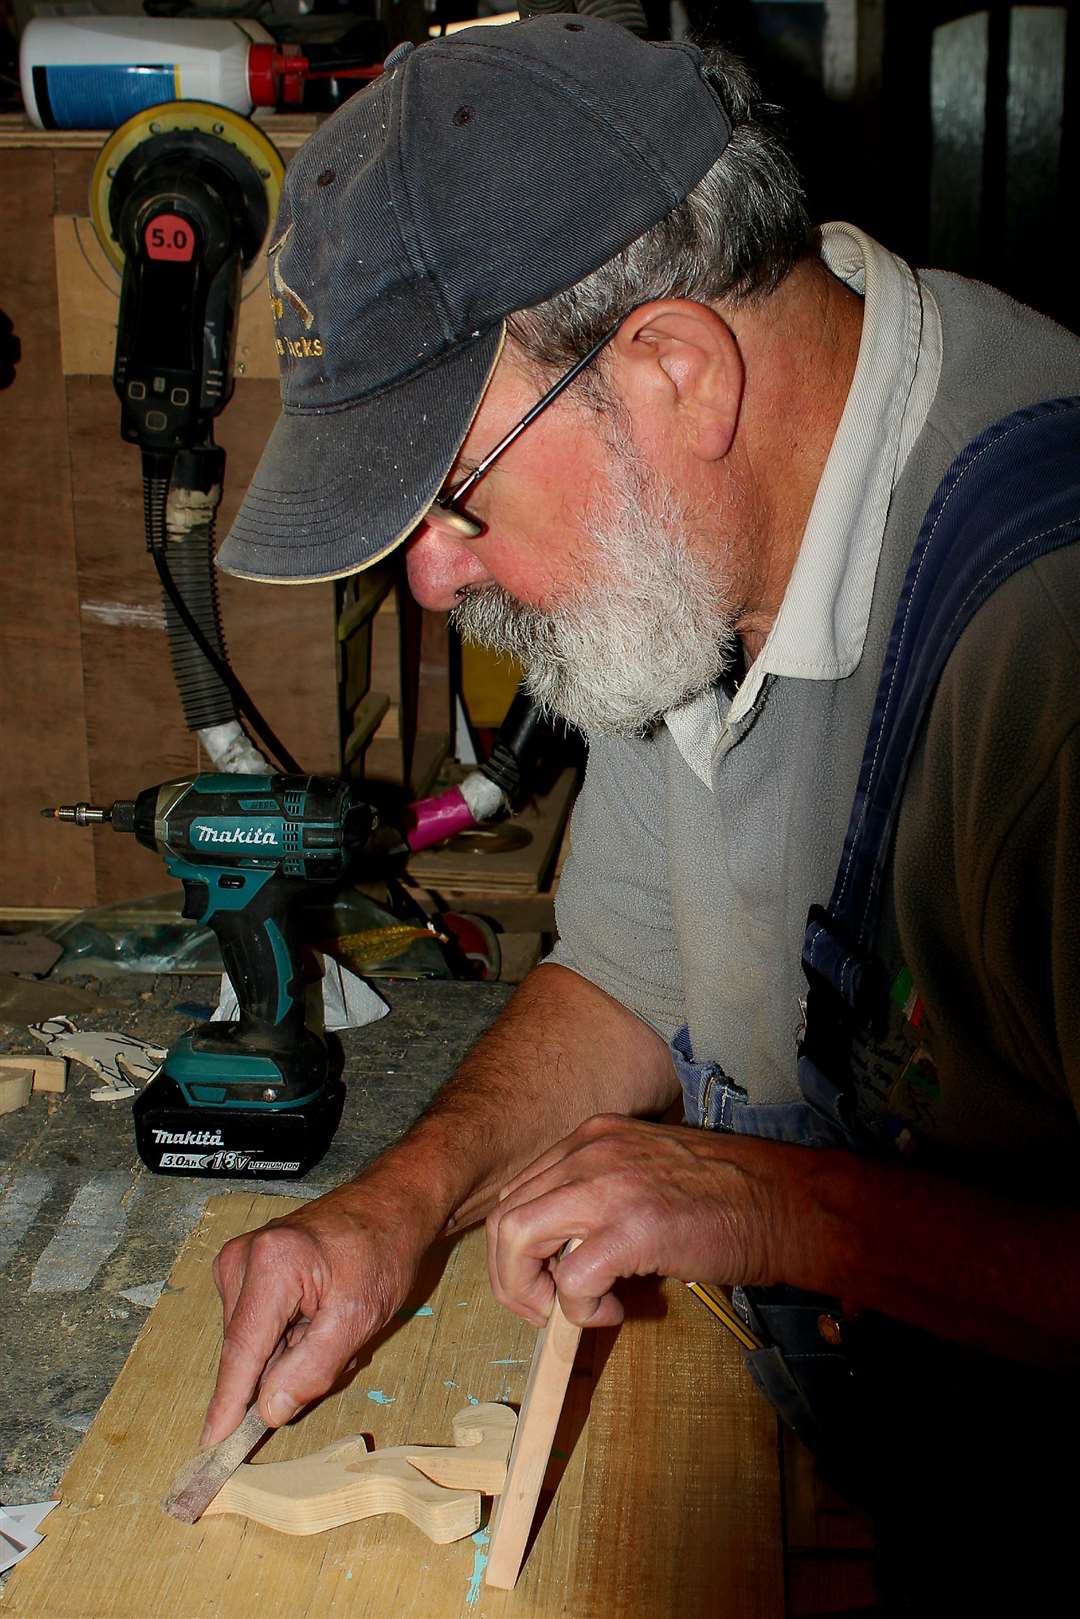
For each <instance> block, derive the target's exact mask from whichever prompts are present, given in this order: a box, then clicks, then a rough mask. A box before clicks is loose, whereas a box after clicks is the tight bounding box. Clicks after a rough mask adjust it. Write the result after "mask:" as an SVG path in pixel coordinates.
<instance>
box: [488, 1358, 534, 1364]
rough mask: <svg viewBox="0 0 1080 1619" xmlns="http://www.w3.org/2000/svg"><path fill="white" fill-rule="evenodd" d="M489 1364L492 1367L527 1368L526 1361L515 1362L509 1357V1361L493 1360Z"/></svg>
mask: <svg viewBox="0 0 1080 1619" xmlns="http://www.w3.org/2000/svg"><path fill="white" fill-rule="evenodd" d="M489 1364H490V1365H492V1366H527V1365H528V1360H527V1359H526V1360H515V1359H514V1357H513V1356H511V1357H510V1359H509V1360H493V1361H491V1362H489Z"/></svg>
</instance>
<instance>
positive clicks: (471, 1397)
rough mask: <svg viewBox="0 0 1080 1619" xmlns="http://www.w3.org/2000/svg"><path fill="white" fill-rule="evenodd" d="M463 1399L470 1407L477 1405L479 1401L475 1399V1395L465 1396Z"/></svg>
mask: <svg viewBox="0 0 1080 1619" xmlns="http://www.w3.org/2000/svg"><path fill="white" fill-rule="evenodd" d="M465 1398H466V1399H467V1400H468V1402H469V1404H470V1405H479V1404H480V1401H479V1400H478V1399H477V1398H476V1395H475V1394H466V1396H465Z"/></svg>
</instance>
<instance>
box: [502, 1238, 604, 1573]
mask: <svg viewBox="0 0 1080 1619" xmlns="http://www.w3.org/2000/svg"><path fill="white" fill-rule="evenodd" d="M577 1246H578V1244H577V1242H576V1241H574V1242H571V1243H568V1244H567V1245H566V1247H565V1248H564V1249H563V1254H567V1253H569V1252H571V1250H572V1249H573V1248H576V1247H577ZM580 1339H581V1328H580V1327H575V1326H574V1325H573V1324H572V1323H571V1322H569V1321H568V1320H567V1319H566V1317H565V1316H564V1315H563V1313H562V1309H561V1307H560V1305H559V1296H558V1294H557V1293H556V1295H555V1302H554V1304H553V1305H552V1307H551V1314H550V1316H549V1317H548V1321H547V1325H546V1326H545V1327H543V1328H542V1329H541V1331H540V1332H539V1334H538V1335H537V1340H536V1348H535V1350H534V1351H533V1358H532V1365H531V1366H530V1368H529V1381H528V1384H527V1385H526V1388H525V1398H524V1399H523V1400H522V1402H521V1411H520V1414H519V1416H518V1421H517V1431H516V1432H515V1434H514V1444H513V1448H512V1450H511V1452H510V1461H509V1464H508V1466H507V1469H506V1483H505V1485H504V1486H503V1491H502V1494H501V1495H500V1496H499V1504H498V1506H497V1508H496V1510H495V1519H494V1522H493V1524H492V1527H491V1550H490V1552H489V1553H488V1564H487V1571H486V1573H485V1575H484V1580H485V1583H486V1584H487V1585H491V1586H494V1587H495V1588H496V1589H497V1590H500V1591H512V1590H513V1588H514V1586H515V1584H516V1583H517V1577H518V1574H519V1573H520V1571H521V1564H522V1561H523V1559H524V1557H525V1545H526V1542H527V1541H528V1538H529V1530H530V1529H531V1528H532V1521H533V1518H534V1517H535V1515H536V1503H537V1501H538V1499H539V1496H540V1488H541V1485H542V1484H543V1482H544V1474H545V1473H546V1472H547V1465H548V1459H549V1457H550V1456H551V1446H552V1444H553V1442H554V1439H555V1430H556V1428H557V1427H558V1426H559V1418H560V1416H561V1415H562V1408H563V1400H564V1399H565V1397H566V1385H567V1384H568V1383H569V1381H570V1373H571V1372H572V1370H573V1367H574V1356H575V1355H576V1354H577V1347H578V1343H579V1341H580Z"/></svg>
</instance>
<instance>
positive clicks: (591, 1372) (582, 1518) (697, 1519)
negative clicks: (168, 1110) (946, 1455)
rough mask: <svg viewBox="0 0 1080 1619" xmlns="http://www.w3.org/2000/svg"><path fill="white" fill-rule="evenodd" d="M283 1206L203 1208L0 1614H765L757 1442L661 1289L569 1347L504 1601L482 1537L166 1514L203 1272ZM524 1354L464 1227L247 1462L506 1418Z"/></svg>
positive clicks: (194, 1405)
mask: <svg viewBox="0 0 1080 1619" xmlns="http://www.w3.org/2000/svg"><path fill="white" fill-rule="evenodd" d="M289 1207H291V1204H290V1202H289V1201H287V1200H284V1199H282V1198H276V1197H265V1196H258V1195H251V1194H246V1193H242V1192H233V1193H231V1194H227V1195H225V1196H223V1197H217V1198H215V1199H213V1200H212V1202H211V1203H210V1204H208V1206H207V1209H206V1212H205V1214H204V1216H203V1220H202V1222H201V1223H200V1225H199V1227H198V1229H197V1230H196V1232H195V1233H194V1235H193V1237H192V1238H191V1240H190V1241H189V1242H188V1244H187V1245H186V1247H185V1249H184V1251H183V1253H182V1254H181V1256H180V1259H179V1261H178V1263H177V1265H176V1268H175V1270H174V1271H173V1274H172V1276H171V1278H170V1283H169V1286H168V1288H167V1289H166V1290H165V1292H164V1293H163V1294H162V1296H161V1298H160V1299H159V1301H158V1303H157V1304H156V1305H155V1306H154V1309H153V1311H152V1313H151V1315H150V1318H149V1320H148V1321H147V1324H146V1326H145V1327H144V1329H143V1331H142V1333H141V1334H140V1336H139V1339H138V1342H137V1343H136V1345H135V1348H134V1350H133V1352H132V1355H131V1357H130V1359H129V1360H128V1362H127V1365H126V1366H125V1368H124V1370H123V1372H122V1373H121V1376H120V1378H119V1380H118V1381H117V1384H116V1386H115V1388H114V1389H113V1391H112V1393H111V1394H110V1395H109V1398H108V1399H107V1400H106V1402H105V1404H104V1406H103V1407H102V1409H101V1411H100V1413H99V1414H98V1417H97V1420H96V1421H95V1423H94V1425H93V1427H92V1428H91V1430H90V1433H89V1435H88V1436H87V1439H86V1441H85V1442H84V1444H83V1446H82V1447H81V1449H80V1451H79V1453H78V1455H77V1456H76V1458H75V1461H74V1463H73V1464H72V1466H71V1468H70V1469H69V1471H68V1473H67V1475H66V1476H65V1478H64V1481H63V1483H62V1485H61V1492H60V1493H61V1495H62V1498H63V1504H62V1505H61V1506H60V1507H59V1508H58V1509H57V1510H56V1511H55V1512H54V1513H53V1515H52V1516H51V1517H50V1519H49V1520H48V1523H47V1525H46V1530H47V1540H46V1542H45V1544H44V1545H43V1546H41V1547H39V1548H38V1549H37V1551H36V1552H35V1553H34V1554H33V1556H32V1557H30V1558H27V1559H26V1561H25V1562H24V1563H23V1564H21V1565H20V1566H19V1567H18V1568H17V1569H16V1570H15V1572H14V1573H13V1575H12V1577H11V1580H10V1582H9V1588H8V1591H7V1595H6V1600H5V1603H4V1612H5V1613H9V1614H10V1615H11V1619H90V1616H91V1615H92V1616H93V1619H211V1616H214V1619H218V1616H220V1619H329V1616H330V1615H335V1616H337V1615H340V1616H341V1619H469V1616H470V1615H472V1616H475V1619H502V1616H504V1615H505V1616H508V1619H509V1616H520V1619H556V1616H559V1615H573V1616H574V1619H676V1616H678V1619H695V1616H700V1619H704V1616H706V1615H709V1616H712V1615H716V1616H720V1615H725V1614H730V1615H731V1616H732V1619H780V1615H781V1614H782V1611H783V1597H782V1589H783V1579H782V1558H781V1549H780V1533H779V1530H780V1508H779V1481H778V1469H777V1459H776V1446H775V1428H774V1425H773V1423H772V1420H771V1419H770V1417H769V1415H768V1413H767V1411H766V1409H765V1407H764V1406H763V1405H762V1404H761V1402H760V1401H759V1400H758V1399H757V1398H756V1397H755V1396H754V1394H753V1392H752V1391H751V1389H750V1388H749V1386H748V1384H747V1382H746V1379H745V1375H744V1373H743V1371H742V1367H741V1365H740V1363H739V1359H738V1354H737V1352H736V1351H735V1349H734V1347H733V1345H732V1344H731V1342H730V1340H728V1339H727V1338H726V1336H725V1335H723V1334H722V1333H721V1332H720V1330H719V1329H718V1328H717V1327H716V1324H715V1323H714V1322H713V1321H712V1319H711V1317H709V1316H707V1315H706V1314H705V1313H704V1312H703V1311H701V1310H700V1309H699V1308H698V1307H697V1306H696V1304H695V1303H694V1301H693V1300H692V1299H691V1298H690V1297H689V1295H688V1294H687V1293H686V1290H685V1289H684V1288H683V1287H681V1285H679V1284H677V1283H666V1284H663V1285H660V1284H655V1285H648V1284H643V1285H641V1286H640V1287H638V1288H636V1289H630V1290H628V1294H627V1300H628V1316H627V1320H626V1322H625V1323H624V1325H623V1327H622V1328H621V1329H620V1331H619V1332H618V1333H617V1334H615V1333H612V1332H593V1333H587V1334H585V1336H584V1338H583V1342H582V1349H581V1351H580V1352H579V1356H578V1360H577V1363H576V1367H575V1374H574V1377H573V1378H572V1380H571V1390H570V1394H569V1396H568V1400H567V1404H566V1407H565V1408H564V1413H563V1422H562V1425H561V1428H560V1432H559V1434H558V1435H557V1437H556V1445H555V1457H554V1475H549V1482H550V1483H556V1480H557V1484H556V1487H555V1488H554V1491H553V1493H549V1494H548V1495H547V1496H546V1497H545V1498H544V1499H542V1503H541V1514H542V1521H541V1524H540V1528H539V1531H538V1533H537V1535H536V1538H535V1541H534V1543H533V1545H532V1549H531V1552H530V1554H529V1556H528V1559H527V1562H526V1566H525V1569H524V1572H523V1574H522V1576H521V1578H520V1579H519V1581H518V1584H517V1587H516V1589H515V1590H514V1591H513V1592H503V1591H493V1590H490V1589H489V1588H487V1587H486V1586H484V1585H483V1583H482V1576H483V1570H484V1566H485V1562H486V1554H485V1550H484V1548H485V1547H486V1546H487V1544H488V1534H487V1530H486V1529H485V1528H484V1527H482V1528H481V1529H480V1530H479V1531H478V1532H477V1533H476V1534H474V1535H472V1536H471V1537H469V1538H467V1539H464V1540H461V1541H457V1542H455V1543H454V1544H452V1545H447V1546H436V1545H433V1544H432V1543H431V1542H430V1541H428V1540H427V1539H426V1538H425V1537H424V1536H423V1535H422V1534H421V1532H420V1531H419V1530H418V1529H416V1528H415V1527H414V1526H413V1525H412V1524H410V1523H408V1522H407V1521H406V1520H404V1519H402V1518H399V1517H380V1518H375V1519H369V1520H366V1521H364V1522H362V1523H355V1524H348V1525H344V1526H342V1527H340V1528H338V1529H332V1530H328V1531H326V1532H324V1533H322V1534H319V1535H317V1536H311V1537H304V1538H296V1537H293V1536H285V1535H281V1534H279V1533H276V1532H275V1531H273V1530H270V1529H267V1528H264V1527H262V1526H260V1525H257V1524H253V1523H250V1522H248V1521H247V1520H245V1519H241V1518H235V1517H214V1518H208V1519H206V1520H204V1521H203V1522H202V1523H199V1524H196V1525H194V1526H189V1525H184V1524H180V1523H177V1522H176V1521H175V1520H173V1519H172V1518H169V1517H167V1516H165V1514H164V1513H163V1512H162V1511H161V1509H160V1505H159V1502H160V1499H161V1497H162V1495H163V1494H164V1492H165V1490H166V1488H167V1487H168V1484H169V1482H170V1480H171V1478H172V1476H173V1474H174V1473H175V1471H176V1469H177V1467H178V1466H179V1464H180V1462H181V1461H182V1460H183V1459H184V1458H185V1457H186V1456H187V1455H189V1454H191V1453H192V1452H193V1451H194V1449H195V1447H196V1445H197V1440H198V1430H199V1427H200V1424H201V1420H202V1411H203V1409H204V1407H205V1403H206V1400H207V1397H208V1395H209V1392H210V1389H211V1388H212V1385H213V1374H214V1368H215V1365H216V1361H217V1350H218V1345H219V1331H218V1320H219V1312H218V1308H217V1298H216V1294H215V1292H214V1288H213V1282H212V1278H211V1271H210V1262H211V1260H212V1258H213V1255H214V1254H215V1253H216V1251H217V1249H218V1248H219V1247H220V1245H221V1243H222V1242H223V1241H224V1240H225V1239H226V1238H228V1237H229V1236H232V1235H235V1234H236V1233H237V1232H239V1231H242V1230H246V1229H249V1228H250V1227H251V1226H253V1225H258V1224H261V1223H263V1222H264V1221H265V1220H267V1219H269V1218H271V1217H272V1216H274V1215H278V1214H281V1213H283V1212H285V1211H286V1210H287V1209H288V1208H289ZM534 1338H535V1332H534V1330H533V1329H532V1328H530V1327H529V1326H527V1325H526V1324H524V1323H523V1322H521V1321H519V1320H518V1319H517V1318H516V1317H514V1316H511V1315H510V1314H509V1313H508V1312H507V1311H505V1310H504V1309H502V1308H501V1307H500V1306H499V1305H497V1304H496V1303H495V1302H494V1300H493V1299H492V1297H491V1293H490V1291H489V1288H488V1285H487V1275H486V1265H485V1259H484V1240H483V1233H482V1232H481V1231H479V1230H477V1231H473V1232H470V1233H468V1234H467V1235H466V1236H465V1237H464V1238H462V1239H460V1240H459V1241H458V1242H456V1243H455V1244H452V1245H446V1246H443V1247H442V1248H440V1249H437V1250H436V1251H435V1253H434V1254H433V1255H432V1263H431V1265H430V1266H429V1267H428V1268H427V1271H426V1273H425V1275H424V1276H423V1277H422V1279H421V1282H420V1285H419V1286H418V1288H417V1289H416V1290H415V1294H414V1296H413V1297H412V1298H411V1299H410V1300H409V1304H408V1307H407V1308H406V1309H405V1310H404V1311H403V1312H402V1313H401V1315H400V1317H399V1318H398V1319H397V1320H395V1322H394V1323H392V1325H391V1327H390V1328H389V1329H388V1330H387V1331H386V1332H385V1333H384V1334H382V1335H381V1336H380V1337H379V1339H378V1340H377V1341H376V1342H375V1343H374V1345H373V1346H369V1351H368V1352H366V1353H365V1355H364V1356H363V1363H362V1364H361V1366H360V1368H359V1369H358V1371H357V1373H356V1375H355V1377H354V1378H353V1379H352V1380H351V1382H350V1383H349V1385H348V1387H347V1388H346V1389H345V1390H343V1391H342V1392H340V1393H338V1394H335V1395H332V1396H331V1397H330V1398H328V1399H327V1400H325V1401H323V1402H322V1404H320V1405H319V1406H318V1407H317V1408H316V1409H315V1410H313V1411H312V1412H310V1413H309V1414H307V1415H306V1416H305V1417H303V1418H302V1419H301V1420H300V1421H298V1422H296V1423H294V1424H293V1425H292V1427H291V1428H289V1429H287V1430H283V1431H280V1432H279V1433H277V1434H275V1435H273V1436H272V1438H271V1439H270V1440H269V1441H268V1442H267V1443H266V1445H265V1446H264V1447H263V1449H262V1451H261V1452H260V1456H259V1460H260V1461H276V1460H287V1459H290V1458H291V1457H293V1456H297V1455H304V1454H307V1453H308V1452H311V1451H314V1450H320V1449H322V1448H323V1447H324V1446H326V1445H327V1444H329V1443H331V1442H332V1441H334V1440H336V1439H340V1438H342V1437H345V1436H347V1435H349V1434H354V1433H358V1432H369V1433H370V1434H371V1435H372V1437H373V1440H374V1443H375V1445H376V1446H378V1447H380V1448H381V1447H384V1446H388V1445H395V1444H402V1443H405V1442H407V1441H410V1440H412V1441H419V1440H421V1439H424V1440H435V1441H436V1442H440V1441H442V1440H443V1439H445V1438H446V1437H448V1435H449V1431H450V1419H451V1417H452V1416H453V1414H454V1412H455V1411H457V1410H459V1409H460V1408H461V1407H462V1406H463V1405H465V1404H466V1402H472V1403H475V1402H476V1401H477V1400H481V1401H483V1400H492V1399H499V1400H503V1401H504V1402H508V1403H517V1402H520V1399H521V1395H522V1392H523V1388H524V1381H525V1375H526V1372H527V1368H528V1361H529V1356H530V1352H531V1347H532V1343H533V1340H534ZM559 1475H561V1476H559Z"/></svg>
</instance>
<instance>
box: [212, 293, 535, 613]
mask: <svg viewBox="0 0 1080 1619" xmlns="http://www.w3.org/2000/svg"><path fill="white" fill-rule="evenodd" d="M504 331H505V327H504V325H503V324H502V323H501V322H500V324H499V325H498V326H497V327H495V329H494V330H493V331H491V332H486V333H485V334H484V335H483V336H482V337H480V338H478V339H477V340H476V341H475V342H474V343H470V345H469V346H468V348H465V349H459V350H457V351H455V352H454V353H452V354H449V355H447V356H446V357H445V358H444V359H442V360H439V361H437V362H436V363H435V364H434V365H431V366H428V367H426V368H425V369H424V370H423V371H421V372H419V373H417V374H416V375H415V376H412V377H409V378H408V379H407V381H405V382H402V383H398V384H397V386H396V387H393V388H387V389H386V390H385V391H384V392H382V393H380V394H377V395H375V396H373V397H372V398H370V399H365V400H362V401H361V402H360V403H358V404H356V405H351V406H348V407H346V408H344V409H338V410H329V411H325V412H314V411H305V412H303V413H299V412H291V413H283V414H282V416H281V417H280V418H279V420H278V423H277V425H276V427H275V428H274V431H273V432H272V433H271V435H270V439H269V442H268V443H267V446H266V449H265V450H264V451H263V454H262V459H261V460H260V462H259V465H258V467H257V469H256V472H255V476H254V478H253V479H252V481H251V485H250V487H249V488H248V492H247V494H246V495H245V496H244V499H243V503H242V505H241V507H240V510H239V512H238V513H237V515H236V521H235V522H234V523H233V526H232V528H231V529H230V530H229V533H228V535H227V536H226V538H225V541H224V543H223V544H222V546H221V548H220V550H219V551H218V554H217V565H218V567H219V568H221V569H223V570H224V572H225V573H231V574H236V575H237V576H238V577H239V578H241V579H258V580H262V581H266V582H269V583H280V584H290V583H291V584H300V583H303V582H306V581H309V580H316V579H340V578H342V577H343V576H344V575H345V574H350V573H356V572H358V571H359V570H360V569H361V568H366V567H369V566H370V565H371V564H372V563H373V562H378V561H379V559H380V557H384V556H386V555H387V554H388V553H389V552H390V551H392V550H393V549H394V548H395V546H398V545H400V544H401V542H402V541H403V540H404V539H406V538H407V537H408V536H409V535H410V534H411V533H412V531H413V529H414V528H415V527H416V525H417V523H419V521H420V520H421V518H422V517H423V515H424V513H425V512H426V511H427V509H428V507H429V506H430V505H431V503H432V501H433V500H434V499H435V497H436V496H437V495H438V493H439V490H440V489H441V488H442V487H443V484H444V482H445V480H446V477H447V475H448V473H449V472H450V469H451V467H452V466H453V464H454V461H455V459H456V458H457V454H458V451H459V450H460V449H461V445H462V442H463V441H464V439H465V437H466V435H467V434H468V431H469V428H470V426H471V425H472V420H473V417H474V416H475V415H476V412H477V409H478V408H479V405H480V401H481V399H482V398H483V397H484V392H485V390H486V388H487V385H488V382H489V381H490V379H491V374H492V372H493V371H494V369H495V365H496V363H497V361H498V358H499V355H500V353H501V352H502V346H503V337H504Z"/></svg>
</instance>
